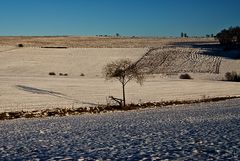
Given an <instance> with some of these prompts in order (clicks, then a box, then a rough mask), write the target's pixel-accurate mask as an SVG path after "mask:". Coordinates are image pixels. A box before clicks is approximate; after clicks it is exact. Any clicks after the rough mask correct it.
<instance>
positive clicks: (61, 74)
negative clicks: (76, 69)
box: [48, 72, 85, 77]
mask: <svg viewBox="0 0 240 161" xmlns="http://www.w3.org/2000/svg"><path fill="white" fill-rule="evenodd" d="M48 75H52V76H54V75H56V73H55V72H49V73H48ZM59 76H68V74H67V73H59ZM80 76H82V77H83V76H85V74H84V73H81V74H80Z"/></svg>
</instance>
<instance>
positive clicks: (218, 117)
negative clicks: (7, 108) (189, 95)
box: [0, 99, 240, 161]
mask: <svg viewBox="0 0 240 161" xmlns="http://www.w3.org/2000/svg"><path fill="white" fill-rule="evenodd" d="M239 106H240V100H239V99H235V100H228V101H224V102H218V103H202V104H194V105H182V106H169V107H163V108H155V109H147V110H138V111H128V112H114V113H105V114H96V115H91V114H85V115H81V116H68V117H60V118H58V117H53V118H45V119H17V120H10V121H9V120H8V121H1V122H0V129H1V132H0V160H6V161H8V160H9V161H10V160H11V161H12V160H78V159H79V160H161V159H162V160H164V159H166V160H233V161H238V160H239V159H240V138H239V136H240V108H239Z"/></svg>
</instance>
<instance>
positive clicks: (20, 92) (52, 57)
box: [0, 46, 240, 112]
mask: <svg viewBox="0 0 240 161" xmlns="http://www.w3.org/2000/svg"><path fill="white" fill-rule="evenodd" d="M171 50H172V49H169V51H171ZM184 50H185V49H184ZM188 50H189V49H186V53H188ZM147 51H148V49H147V48H111V49H110V48H101V49H97V48H90V49H86V48H68V49H42V48H30V47H27V48H16V47H13V46H5V47H0V112H4V111H16V110H34V109H43V108H57V107H72V106H74V107H77V106H92V105H96V104H106V103H107V100H106V98H107V97H108V96H111V95H112V96H115V97H118V98H121V95H122V94H121V86H120V84H119V82H117V81H112V82H111V81H110V82H107V81H105V80H104V78H103V76H102V68H103V66H104V65H105V64H107V63H108V62H111V61H113V60H117V59H120V58H129V59H131V60H133V61H137V60H139V59H140V58H142V57H143V55H144V54H145V53H146V52H147ZM165 51H166V49H164V52H165ZM160 53H161V52H160ZM178 54H179V53H178ZM182 54H184V52H183V53H182ZM179 55H181V54H179ZM180 57H181V56H180ZM192 57H194V56H192ZM143 58H144V57H143ZM196 58H198V59H201V58H202V60H205V57H204V56H200V57H199V56H198V57H196ZM152 59H154V58H152ZM198 59H197V60H198ZM182 60H185V59H174V63H175V64H177V62H178V61H182ZM207 60H214V61H215V60H218V59H215V58H211V57H209V56H207ZM193 62H194V61H193ZM200 62H201V67H205V66H204V65H202V63H205V64H208V61H200ZM148 65H151V62H150V63H149V64H148ZM239 65H240V61H239V60H233V59H226V58H221V65H220V67H218V68H219V72H220V74H199V73H195V74H191V75H192V76H193V78H194V79H193V80H179V79H178V76H177V75H176V76H175V78H172V77H170V78H169V77H167V78H163V77H162V75H161V74H155V75H151V76H149V77H148V78H147V79H146V82H144V84H143V86H140V85H138V84H135V83H134V82H130V83H129V84H128V85H127V88H126V90H127V102H128V103H132V102H133V103H141V102H148V101H161V100H182V99H201V98H206V97H214V96H235V95H239V93H240V88H238V87H239V83H233V82H223V81H212V80H211V79H209V78H213V77H217V78H218V79H219V78H220V79H221V77H223V75H224V72H226V71H232V70H235V71H237V72H239V69H240V68H239ZM155 66H156V62H155ZM173 67H174V65H172V66H171V68H169V69H173ZM190 67H191V65H189V66H186V67H185V68H188V69H189V68H190ZM210 67H211V66H210ZM176 68H177V69H180V68H178V67H176ZM182 68H183V67H182ZM157 69H158V70H157V71H158V73H159V71H160V69H161V68H157ZM204 69H205V68H204ZM206 69H208V68H206ZM209 69H212V68H209ZM49 72H55V73H56V76H49V75H48V74H49ZM59 73H63V74H65V73H67V74H68V76H66V77H65V76H59ZM82 73H83V74H84V76H80V75H81V74H82ZM176 78H177V79H176ZM199 78H200V79H199ZM203 78H204V79H203Z"/></svg>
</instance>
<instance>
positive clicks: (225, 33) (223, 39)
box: [216, 26, 240, 49]
mask: <svg viewBox="0 0 240 161" xmlns="http://www.w3.org/2000/svg"><path fill="white" fill-rule="evenodd" d="M216 38H217V39H218V40H219V42H220V44H221V45H223V46H224V47H225V49H234V48H240V27H239V26H237V27H230V28H228V29H224V30H222V31H221V32H219V33H218V34H217V35H216Z"/></svg>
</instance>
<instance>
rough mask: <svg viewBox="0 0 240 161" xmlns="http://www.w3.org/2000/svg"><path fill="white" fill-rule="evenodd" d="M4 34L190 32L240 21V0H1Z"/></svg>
mask: <svg viewBox="0 0 240 161" xmlns="http://www.w3.org/2000/svg"><path fill="white" fill-rule="evenodd" d="M0 2H1V3H0V22H1V23H0V35H2V36H5V35H10V36H14V35H99V34H104V35H105V34H108V35H114V34H115V33H120V34H121V35H129V36H132V35H136V36H179V35H180V33H181V32H186V33H188V35H190V36H200V35H206V34H211V33H214V34H216V33H217V32H219V31H220V30H222V29H223V28H228V27H230V26H239V25H240V9H239V8H240V0H0Z"/></svg>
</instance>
